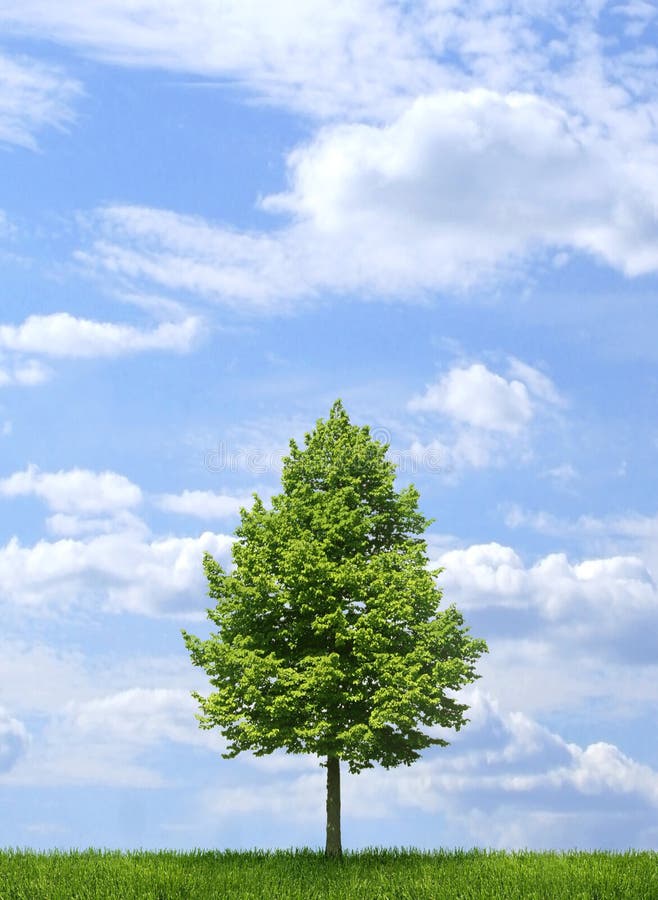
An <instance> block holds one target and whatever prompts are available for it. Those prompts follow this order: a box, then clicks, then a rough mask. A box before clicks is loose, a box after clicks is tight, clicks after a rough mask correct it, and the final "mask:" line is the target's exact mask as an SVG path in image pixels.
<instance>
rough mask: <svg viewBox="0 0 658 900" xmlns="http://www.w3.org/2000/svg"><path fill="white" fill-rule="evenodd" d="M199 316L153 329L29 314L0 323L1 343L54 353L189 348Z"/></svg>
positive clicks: (119, 353)
mask: <svg viewBox="0 0 658 900" xmlns="http://www.w3.org/2000/svg"><path fill="white" fill-rule="evenodd" d="M199 331H200V320H199V319H197V318H194V317H190V318H187V319H185V320H184V321H183V322H163V323H161V324H160V325H158V326H157V327H156V328H154V329H152V330H151V331H146V330H142V329H139V328H135V327H134V326H132V325H119V324H116V323H114V322H94V321H91V320H89V319H79V318H76V317H75V316H72V315H70V314H69V313H54V314H52V315H47V316H40V315H33V316H29V317H28V318H27V319H26V320H25V321H24V322H23V323H22V324H20V325H0V347H2V348H5V349H7V350H13V351H18V352H21V353H40V354H43V355H44V356H52V357H77V358H84V357H96V356H104V357H111V356H123V355H124V354H128V353H137V352H141V351H144V350H174V351H178V352H186V351H188V350H189V349H190V347H191V346H192V344H193V343H194V341H195V340H196V338H197V337H198V335H199Z"/></svg>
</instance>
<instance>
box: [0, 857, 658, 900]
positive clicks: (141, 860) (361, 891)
mask: <svg viewBox="0 0 658 900" xmlns="http://www.w3.org/2000/svg"><path fill="white" fill-rule="evenodd" d="M230 897H240V898H268V900H302V898H318V900H319V898H327V900H329V898H333V900H387V898H396V900H397V898H399V900H422V898H432V900H441V898H450V900H476V898H477V900H481V898H488V900H489V898H490V900H540V898H542V900H543V898H551V900H567V898H573V900H576V898H577V900H622V898H628V900H658V853H656V852H642V853H640V852H635V851H629V852H626V853H606V852H596V853H582V852H574V851H571V852H568V853H531V852H529V851H522V852H515V853H505V852H503V851H493V850H491V851H487V850H469V851H461V850H455V851H436V852H433V853H421V852H419V851H415V850H398V849H392V850H377V849H368V850H364V851H360V852H354V853H350V852H347V853H345V855H344V856H343V858H342V859H341V860H327V859H325V858H324V855H323V854H322V853H321V852H318V851H314V850H278V851H259V850H252V851H249V852H239V851H221V852H220V851H201V850H197V851H194V852H191V853H179V852H174V851H160V852H158V853H148V852H146V851H137V852H130V853H122V852H119V851H101V850H84V851H70V852H68V851H67V852H59V851H55V852H50V853H36V852H33V851H28V850H24V851H23V850H6V851H0V900H101V898H108V900H110V898H111V900H119V898H121V900H137V898H139V900H194V898H199V900H201V898H203V900H210V898H217V900H224V898H230Z"/></svg>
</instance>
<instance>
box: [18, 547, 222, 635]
mask: <svg viewBox="0 0 658 900" xmlns="http://www.w3.org/2000/svg"><path fill="white" fill-rule="evenodd" d="M232 542H233V538H232V537H230V536H228V535H223V534H213V533H212V532H209V531H206V532H204V533H203V534H201V535H200V536H199V537H197V538H192V537H183V538H177V537H164V538H154V539H152V540H148V539H147V538H146V537H145V536H144V535H143V534H142V535H140V534H139V533H135V531H133V530H127V531H120V532H116V533H110V534H102V535H94V536H92V537H89V538H87V539H79V540H75V539H61V540H57V541H52V542H51V541H45V540H41V541H38V542H37V543H36V544H34V545H33V546H31V547H30V546H27V547H26V546H22V545H21V543H20V542H19V541H18V539H17V538H12V539H11V540H10V541H9V542H8V543H7V544H5V545H4V546H3V547H0V595H2V596H3V597H4V599H5V602H9V603H10V604H15V605H17V606H18V607H20V608H21V609H22V610H23V611H25V612H27V611H28V610H33V611H38V610H43V611H48V610H49V609H52V610H61V609H67V608H69V607H72V606H75V605H80V604H84V605H86V606H87V607H91V608H92V609H94V610H98V611H101V610H103V611H107V612H131V613H137V614H140V615H148V616H159V615H187V616H188V617H190V616H192V617H195V618H203V617H204V616H205V609H206V606H207V604H206V602H205V599H204V598H205V596H206V593H207V586H206V584H205V579H204V574H203V567H202V558H203V553H204V551H208V552H209V553H211V554H212V555H213V556H215V557H216V558H219V559H221V560H222V561H223V562H224V563H226V562H227V560H229V559H230V548H231V545H232Z"/></svg>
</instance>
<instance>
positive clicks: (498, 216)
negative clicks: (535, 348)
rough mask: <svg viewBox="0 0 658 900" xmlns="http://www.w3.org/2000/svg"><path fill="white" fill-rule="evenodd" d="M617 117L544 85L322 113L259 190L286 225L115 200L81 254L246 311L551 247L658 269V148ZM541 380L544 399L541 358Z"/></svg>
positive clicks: (482, 269)
mask: <svg viewBox="0 0 658 900" xmlns="http://www.w3.org/2000/svg"><path fill="white" fill-rule="evenodd" d="M657 109H658V101H657ZM612 124H614V123H612ZM610 127H611V125H606V127H603V125H601V127H598V126H595V125H594V124H592V123H591V122H589V120H588V119H587V118H586V117H583V116H582V115H577V114H576V113H574V112H571V111H568V110H567V109H566V108H565V107H563V106H561V105H560V104H559V103H558V102H557V100H556V99H550V100H549V99H547V98H545V97H542V96H540V95H538V94H531V93H519V92H508V93H503V92H496V91H493V90H490V89H484V88H480V87H475V88H471V89H469V90H462V91H447V90H444V91H442V92H440V93H434V94H426V95H422V96H419V97H417V98H416V99H415V100H414V101H413V102H412V103H411V104H410V105H408V107H406V108H405V109H404V110H403V111H401V113H400V115H399V116H398V117H397V118H396V119H393V120H392V121H390V122H386V123H383V124H382V123H372V124H363V123H358V124H357V123H348V124H332V125H327V126H325V127H324V128H322V129H321V130H320V131H319V132H318V133H317V134H316V135H315V136H314V137H313V138H312V139H311V140H310V141H309V142H308V143H307V144H305V145H302V146H299V147H297V148H296V149H295V150H294V151H293V152H292V153H291V154H290V156H289V158H288V168H289V182H290V186H289V190H288V191H287V192H284V193H281V194H278V195H274V196H269V197H266V198H265V199H264V200H263V201H262V206H263V207H264V208H265V209H268V210H270V211H273V212H282V213H284V214H286V215H287V216H288V217H289V220H288V222H287V223H285V224H283V225H281V226H279V227H278V228H274V229H272V230H269V231H261V232H255V233H240V232H237V231H231V230H229V229H226V228H223V227H221V226H217V225H213V224H212V223H208V222H206V221H204V220H202V219H199V218H194V217H190V216H183V215H178V214H176V213H174V212H172V211H167V210H156V209H148V208H141V207H127V206H114V207H108V208H105V209H101V210H99V211H98V212H97V216H96V227H97V232H96V236H95V237H94V238H93V239H92V243H91V245H90V246H89V247H87V248H86V249H85V250H82V251H79V252H78V254H77V258H78V260H79V261H81V262H83V263H84V264H86V265H87V266H89V267H90V268H92V269H94V270H96V271H97V272H99V273H103V274H104V275H105V276H106V277H107V276H108V275H109V276H111V277H112V278H114V279H115V280H117V282H118V284H120V285H121V286H122V289H123V290H126V284H132V285H133V289H134V290H135V291H136V292H137V293H139V292H143V291H148V290H150V289H152V288H154V289H157V290H163V289H164V290H170V291H186V292H188V293H189V294H191V295H193V296H195V297H201V298H203V299H205V300H211V301H213V302H218V303H222V304H228V305H230V306H234V307H236V308H239V309H245V310H251V311H255V310H263V311H268V310H269V311H280V310H282V309H290V308H292V307H294V305H295V304H299V303H301V302H310V301H312V300H313V299H314V298H316V297H317V296H318V295H321V294H322V293H334V294H342V295H344V294H350V295H354V294H358V295H361V296H363V297H365V298H371V297H388V298H390V297H404V298H405V299H407V300H409V299H414V298H418V297H422V296H426V295H430V294H432V293H435V292H436V291H438V290H452V291H454V290H458V291H459V290H465V289H470V288H473V287H474V286H475V285H478V284H482V283H491V282H492V281H493V280H494V279H501V278H508V277H511V276H512V275H515V276H516V275H518V273H519V271H521V270H523V268H524V267H525V266H526V264H527V263H528V262H529V261H534V260H536V259H537V258H541V257H542V255H545V253H546V251H547V250H550V251H551V252H554V251H559V252H562V251H565V250H572V251H580V252H584V253H587V254H589V255H590V256H593V257H594V258H596V259H598V260H600V261H603V262H604V263H606V264H607V265H609V266H612V267H614V268H617V269H618V270H620V271H622V272H624V273H625V274H626V275H629V276H635V275H641V274H646V273H650V272H654V271H658V217H657V215H656V212H655V210H656V208H658V177H656V174H655V173H656V171H658V150H657V149H656V147H655V144H654V143H653V142H652V140H650V135H644V136H642V135H637V136H636V137H637V140H636V141H634V142H633V141H632V140H631V141H630V143H629V145H628V146H627V145H626V144H625V143H621V138H619V139H618V140H617V137H616V135H618V133H619V131H618V130H617V129H615V130H614V131H610ZM629 128H630V126H629ZM611 134H612V135H614V136H613V137H611V136H610V135H611ZM615 141H617V142H616V143H615ZM523 365H524V364H523V363H520V362H519V361H512V370H513V369H514V366H517V371H516V374H515V373H514V371H512V374H513V377H517V378H519V380H523V378H522V377H520V376H522V375H523V371H524V370H523V368H522V367H523ZM518 367H521V368H518ZM525 374H526V376H527V375H528V373H527V372H526V373H525ZM532 387H533V390H535V391H536V392H539V393H538V396H543V397H544V399H548V395H547V394H546V390H548V389H549V388H548V385H547V384H546V382H545V381H542V376H541V373H539V372H537V371H536V370H535V375H534V377H533V380H532ZM542 391H543V392H544V393H543V394H542ZM553 400H554V401H555V400H557V396H556V397H554V398H553Z"/></svg>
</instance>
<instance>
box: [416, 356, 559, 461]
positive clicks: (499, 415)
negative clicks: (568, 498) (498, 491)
mask: <svg viewBox="0 0 658 900" xmlns="http://www.w3.org/2000/svg"><path fill="white" fill-rule="evenodd" d="M509 363H510V364H509V373H508V376H507V377H504V376H503V375H500V374H498V373H496V372H492V371H491V370H490V369H489V368H487V366H485V365H484V364H482V363H472V364H470V365H464V364H457V365H455V366H453V367H452V368H451V369H449V370H448V371H447V372H445V373H444V374H443V375H441V376H439V378H438V379H437V381H436V382H434V383H433V384H429V385H427V386H426V389H425V393H424V394H420V395H416V396H414V397H412V398H411V400H410V401H409V403H408V408H409V409H410V410H411V411H412V412H414V413H421V414H425V415H426V417H427V418H429V417H431V416H433V415H434V414H435V415H436V421H437V427H438V430H439V436H438V437H432V438H431V439H430V440H429V441H428V442H423V441H421V440H419V439H416V440H415V441H414V442H413V443H412V445H411V448H410V451H409V452H410V454H411V456H412V458H414V459H416V460H418V461H420V460H422V459H426V458H427V457H428V455H429V454H432V455H434V456H436V458H437V460H438V462H439V466H440V467H442V468H444V469H445V471H446V473H448V474H450V473H455V472H459V471H460V470H462V469H464V468H484V467H486V466H491V465H503V464H504V463H506V462H507V463H509V462H510V461H512V460H514V461H515V462H516V461H518V460H519V458H526V459H527V458H529V456H530V455H531V441H530V438H531V426H533V425H535V424H537V422H538V420H540V419H541V418H542V417H543V416H545V415H546V413H548V412H550V411H552V410H553V409H554V408H555V407H556V406H562V405H564V400H563V398H562V397H561V395H560V394H559V392H558V391H557V389H556V387H555V385H554V384H553V382H552V381H551V379H550V378H549V377H548V376H547V375H544V374H543V373H542V372H540V371H539V370H538V369H535V368H533V367H532V366H530V365H528V364H527V363H523V362H521V361H520V360H517V359H513V358H512V359H511V360H510V361H509ZM513 375H516V376H517V377H512V376H513ZM427 414H429V416H427Z"/></svg>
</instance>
